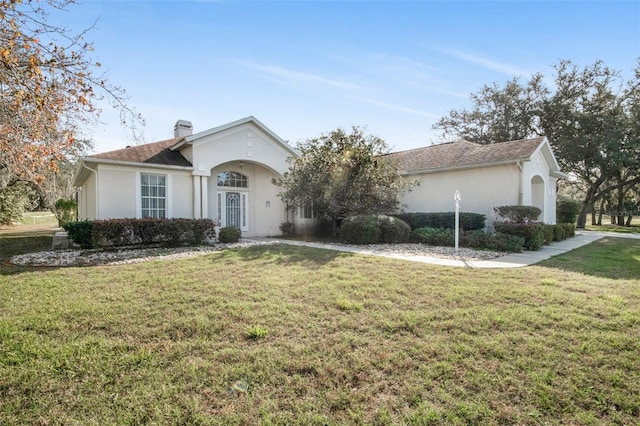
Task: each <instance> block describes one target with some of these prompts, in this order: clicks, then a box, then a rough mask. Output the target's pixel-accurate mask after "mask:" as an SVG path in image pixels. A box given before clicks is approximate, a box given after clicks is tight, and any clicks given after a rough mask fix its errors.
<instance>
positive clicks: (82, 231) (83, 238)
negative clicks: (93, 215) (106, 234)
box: [64, 220, 93, 249]
mask: <svg viewBox="0 0 640 426" xmlns="http://www.w3.org/2000/svg"><path fill="white" fill-rule="evenodd" d="M64 230H65V231H67V234H68V235H69V238H71V240H72V241H73V242H74V243H76V244H78V245H80V247H82V248H85V249H89V248H92V247H93V222H90V221H88V220H84V221H82V222H70V223H67V224H65V225H64Z"/></svg>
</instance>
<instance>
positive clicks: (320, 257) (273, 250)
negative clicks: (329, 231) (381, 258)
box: [218, 244, 353, 268]
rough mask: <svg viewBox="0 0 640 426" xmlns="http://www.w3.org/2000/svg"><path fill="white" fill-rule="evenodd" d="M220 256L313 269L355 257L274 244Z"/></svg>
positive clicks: (330, 251)
mask: <svg viewBox="0 0 640 426" xmlns="http://www.w3.org/2000/svg"><path fill="white" fill-rule="evenodd" d="M218 256H219V257H221V258H225V257H235V256H238V257H240V258H241V259H242V260H245V261H249V260H262V261H263V262H269V263H274V264H277V265H288V264H295V265H302V266H306V267H310V268H313V267H319V266H322V265H325V264H327V263H330V262H332V261H334V260H335V259H337V258H345V257H350V256H353V253H348V252H340V251H336V250H328V249H319V248H312V247H303V246H292V245H288V244H273V245H259V246H251V247H247V248H242V249H235V250H225V251H223V252H220V253H219V254H218Z"/></svg>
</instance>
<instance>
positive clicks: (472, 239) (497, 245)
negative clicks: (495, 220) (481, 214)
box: [460, 231, 524, 253]
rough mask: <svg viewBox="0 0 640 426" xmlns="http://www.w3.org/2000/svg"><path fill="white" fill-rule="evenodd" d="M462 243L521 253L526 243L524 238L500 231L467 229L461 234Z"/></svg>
mask: <svg viewBox="0 0 640 426" xmlns="http://www.w3.org/2000/svg"><path fill="white" fill-rule="evenodd" d="M460 245H461V246H463V247H471V248H484V249H489V250H496V251H506V252H517V253H520V252H521V251H522V248H523V245H524V239H523V238H521V237H516V236H515V235H508V234H503V233H500V232H496V233H487V232H484V231H467V232H464V233H463V234H462V235H461V236H460Z"/></svg>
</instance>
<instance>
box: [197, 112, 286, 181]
mask: <svg viewBox="0 0 640 426" xmlns="http://www.w3.org/2000/svg"><path fill="white" fill-rule="evenodd" d="M290 155H291V153H290V152H289V151H287V150H286V149H285V148H284V147H281V146H280V145H279V144H278V143H276V142H274V141H273V140H272V139H271V138H270V137H269V136H268V135H266V134H264V133H263V132H262V131H260V129H259V128H258V127H256V126H255V125H253V124H252V123H246V124H243V125H239V126H237V127H233V128H231V129H227V130H224V131H221V132H219V133H215V134H213V135H210V136H206V137H203V138H200V139H197V140H195V141H193V163H194V164H193V166H194V168H195V170H196V172H200V173H202V172H207V171H209V170H211V169H213V168H214V167H217V166H218V165H220V164H224V163H227V162H230V161H239V160H243V161H247V162H259V163H260V164H263V165H264V166H266V167H268V168H271V169H273V170H274V171H276V172H278V173H280V174H282V173H284V172H285V171H286V170H288V169H289V163H288V162H287V158H288V157H289V156H290Z"/></svg>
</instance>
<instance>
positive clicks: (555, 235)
mask: <svg viewBox="0 0 640 426" xmlns="http://www.w3.org/2000/svg"><path fill="white" fill-rule="evenodd" d="M544 233H545V242H544V243H545V244H549V243H551V242H553V241H562V240H566V239H567V238H571V237H573V236H575V235H576V226H575V225H574V224H573V223H557V224H555V225H544Z"/></svg>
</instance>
